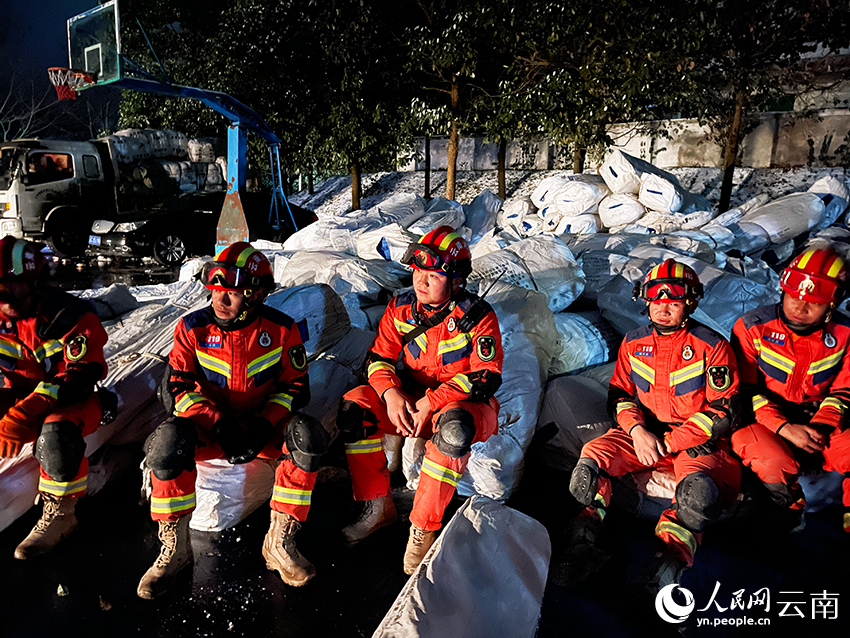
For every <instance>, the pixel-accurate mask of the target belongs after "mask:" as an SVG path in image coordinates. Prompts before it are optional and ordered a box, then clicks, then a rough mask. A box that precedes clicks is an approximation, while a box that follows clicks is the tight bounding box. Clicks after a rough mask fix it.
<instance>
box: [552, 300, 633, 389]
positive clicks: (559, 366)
mask: <svg viewBox="0 0 850 638" xmlns="http://www.w3.org/2000/svg"><path fill="white" fill-rule="evenodd" d="M555 327H556V328H557V329H558V340H559V342H560V346H561V348H560V353H559V354H558V356H557V357H555V358H554V359H553V360H552V365H551V366H550V367H549V376H550V377H551V376H554V375H559V374H567V373H570V372H578V371H580V370H584V369H585V368H592V367H593V366H597V365H601V364H603V363H607V362H609V361H611V360H612V359H613V358H615V357H616V356H617V348H618V347H619V342H620V337H619V335H617V334H616V333H615V332H614V330H613V329H612V328H611V326H610V325H608V322H607V321H605V319H603V318H602V315H600V314H599V313H598V312H597V311H595V310H590V311H585V312H575V313H574V312H558V313H555Z"/></svg>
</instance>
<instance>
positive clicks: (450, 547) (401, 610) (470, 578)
mask: <svg viewBox="0 0 850 638" xmlns="http://www.w3.org/2000/svg"><path fill="white" fill-rule="evenodd" d="M550 556H551V545H550V542H549V534H548V533H547V532H546V528H544V527H543V525H541V524H540V523H538V522H537V521H535V520H534V519H533V518H530V517H529V516H526V515H525V514H522V513H520V512H518V511H516V510H514V509H511V508H509V507H505V506H504V505H502V504H500V503H496V502H494V501H492V500H489V499H486V498H482V497H472V498H471V499H469V500H467V501H466V503H464V504H463V505H462V506H461V507H460V509H458V511H457V512H456V513H455V515H454V516H453V517H452V519H451V520H450V521H449V523H448V525H446V528H445V529H444V530H443V532H442V534H441V535H440V536H439V538H438V539H437V541H436V543H434V545H433V547H432V548H431V550H430V551H429V552H428V554H426V556H425V558H424V559H423V561H422V563H421V564H420V565H419V567H418V568H417V570H416V572H415V573H414V574H413V576H411V577H410V579H409V580H408V581H407V584H406V585H405V586H404V588H403V589H402V590H401V592H400V593H399V595H398V597H397V598H396V600H395V602H394V603H393V605H392V607H391V608H390V610H389V611H388V612H387V615H386V616H385V617H384V619H383V620H382V621H381V624H380V625H379V626H378V628H377V629H376V630H375V633H374V634H373V638H417V637H423V638H424V637H426V636H451V637H452V638H489V637H491V636H517V637H520V636H522V637H528V638H531V637H532V636H534V635H535V632H536V630H537V622H538V618H539V616H540V608H541V605H542V602H543V592H544V590H545V588H546V576H547V573H548V570H549V558H550Z"/></svg>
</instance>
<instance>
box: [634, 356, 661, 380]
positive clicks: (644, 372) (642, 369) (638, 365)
mask: <svg viewBox="0 0 850 638" xmlns="http://www.w3.org/2000/svg"><path fill="white" fill-rule="evenodd" d="M629 363H631V364H632V370H634V371H635V372H637V373H638V375H640V376H641V377H642V378H644V379H646V380H647V381H649V385H655V370H653V369H652V368H650V367H649V366H648V365H646V364H645V363H644V362H643V361H641V360H640V359H638V358H637V357H633V356H632V355H629Z"/></svg>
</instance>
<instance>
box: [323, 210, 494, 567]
mask: <svg viewBox="0 0 850 638" xmlns="http://www.w3.org/2000/svg"><path fill="white" fill-rule="evenodd" d="M402 262H403V263H406V264H412V266H413V290H412V291H409V292H404V293H402V294H400V295H399V296H397V297H396V298H395V299H393V300H392V301H391V302H390V304H389V306H388V307H387V310H386V312H385V313H384V316H383V317H382V318H381V322H380V325H379V326H378V333H377V335H376V336H375V340H374V342H373V343H372V346H371V348H370V350H369V354H368V356H367V358H366V364H367V366H368V368H367V376H368V380H369V384H368V385H362V386H359V387H357V388H355V389H354V390H351V391H350V392H348V393H347V394H346V395H345V397H344V400H343V403H342V405H341V406H340V412H339V417H338V419H337V424H338V425H339V429H340V433H341V436H342V438H343V440H344V441H345V444H346V445H345V451H346V458H347V459H348V466H349V468H350V470H351V480H352V483H353V488H354V498H355V499H356V500H358V501H366V504H365V506H364V509H363V513H362V514H361V516H360V518H359V519H358V520H357V521H356V522H354V523H353V524H351V525H349V526H347V527H346V528H344V529H343V530H342V531H343V535H344V537H345V540H346V542H347V543H348V544H349V545H354V544H356V543H358V542H360V541H361V540H363V539H364V538H366V537H367V536H368V535H369V534H371V533H372V532H374V531H375V530H377V529H379V528H381V527H383V526H384V525H388V524H390V523H392V522H393V521H395V520H396V519H397V515H396V511H395V506H394V505H393V500H392V493H391V490H390V476H389V472H388V470H387V459H386V456H385V454H384V450H383V445H382V437H383V435H384V432H387V433H391V434H399V435H402V436H407V437H421V438H429V439H430V441H429V442H428V443H427V444H426V447H425V459H424V461H423V462H422V473H421V474H420V477H419V487H418V489H417V490H416V496H415V498H414V501H413V511H412V512H411V514H410V522H411V524H412V525H411V527H410V538H409V540H408V543H407V550H406V551H405V554H404V571H405V573H407V574H412V573H413V572H414V571H415V570H416V568H417V567H418V566H419V563H421V562H422V559H423V558H424V557H425V554H426V553H427V552H428V550H429V549H430V547H431V545H433V544H434V540H435V536H436V534H435V532H436V530H438V529H440V526H441V521H442V518H443V513H444V511H445V509H446V506H447V505H448V503H449V501H450V500H451V498H452V496H453V495H454V493H455V489H456V487H457V483H458V481H459V480H460V477H461V475H462V474H463V471H464V469H465V468H466V465H467V462H468V461H469V454H470V448H471V446H472V444H473V443H475V442H477V441H485V440H487V439H488V438H489V437H490V436H491V435H492V434H494V433H495V432H496V430H497V423H496V418H497V416H498V412H499V403H498V401H497V400H496V399H495V397H494V396H493V395H494V394H495V393H496V390H498V388H499V386H500V385H501V383H502V374H501V373H502V357H503V353H502V339H501V333H500V332H499V322H498V321H497V319H496V314H495V313H494V312H493V310H492V308H490V306H489V305H488V304H487V303H485V302H484V301H482V300H480V299H478V297H476V296H475V295H473V294H471V293H469V292H466V291H465V290H464V289H463V285H464V284H465V282H466V277H467V276H468V275H469V273H470V272H471V271H472V262H471V256H470V253H469V247H468V245H467V243H466V241H465V240H464V239H463V238H462V237H460V235H458V234H457V233H455V232H454V230H453V229H452V228H451V227H449V226H440V227H439V228H436V229H434V230H432V231H431V232H429V233H428V234H426V235H425V236H423V237H422V238H421V239H420V240H419V242H418V243H416V244H411V245H410V248H408V251H407V253H406V255H405V257H404V258H403V259H402ZM399 358H401V367H400V368H399V367H398V366H397V364H398V361H399Z"/></svg>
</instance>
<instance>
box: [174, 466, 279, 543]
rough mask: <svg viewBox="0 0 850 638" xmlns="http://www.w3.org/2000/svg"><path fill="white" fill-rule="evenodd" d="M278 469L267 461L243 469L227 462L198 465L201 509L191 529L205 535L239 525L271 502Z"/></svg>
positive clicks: (197, 508) (198, 506)
mask: <svg viewBox="0 0 850 638" xmlns="http://www.w3.org/2000/svg"><path fill="white" fill-rule="evenodd" d="M275 465H276V463H275V462H273V461H269V460H266V459H254V460H253V461H251V462H250V463H242V464H239V465H231V464H230V463H229V462H228V461H227V460H225V459H210V460H208V461H198V462H197V463H196V466H197V468H198V478H197V479H196V481H195V492H196V499H197V506H196V508H195V511H194V512H192V518H191V520H190V521H189V527H191V528H192V529H196V530H199V531H202V532H221V531H223V530H225V529H230V528H231V527H234V526H235V525H238V524H239V523H240V522H242V521H243V520H244V519H245V518H246V517H247V516H248V515H249V514H251V512H253V511H254V510H256V509H257V508H258V507H260V506H261V505H263V504H264V503H268V502H269V499H270V498H271V494H272V489H273V488H274V467H275Z"/></svg>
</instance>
